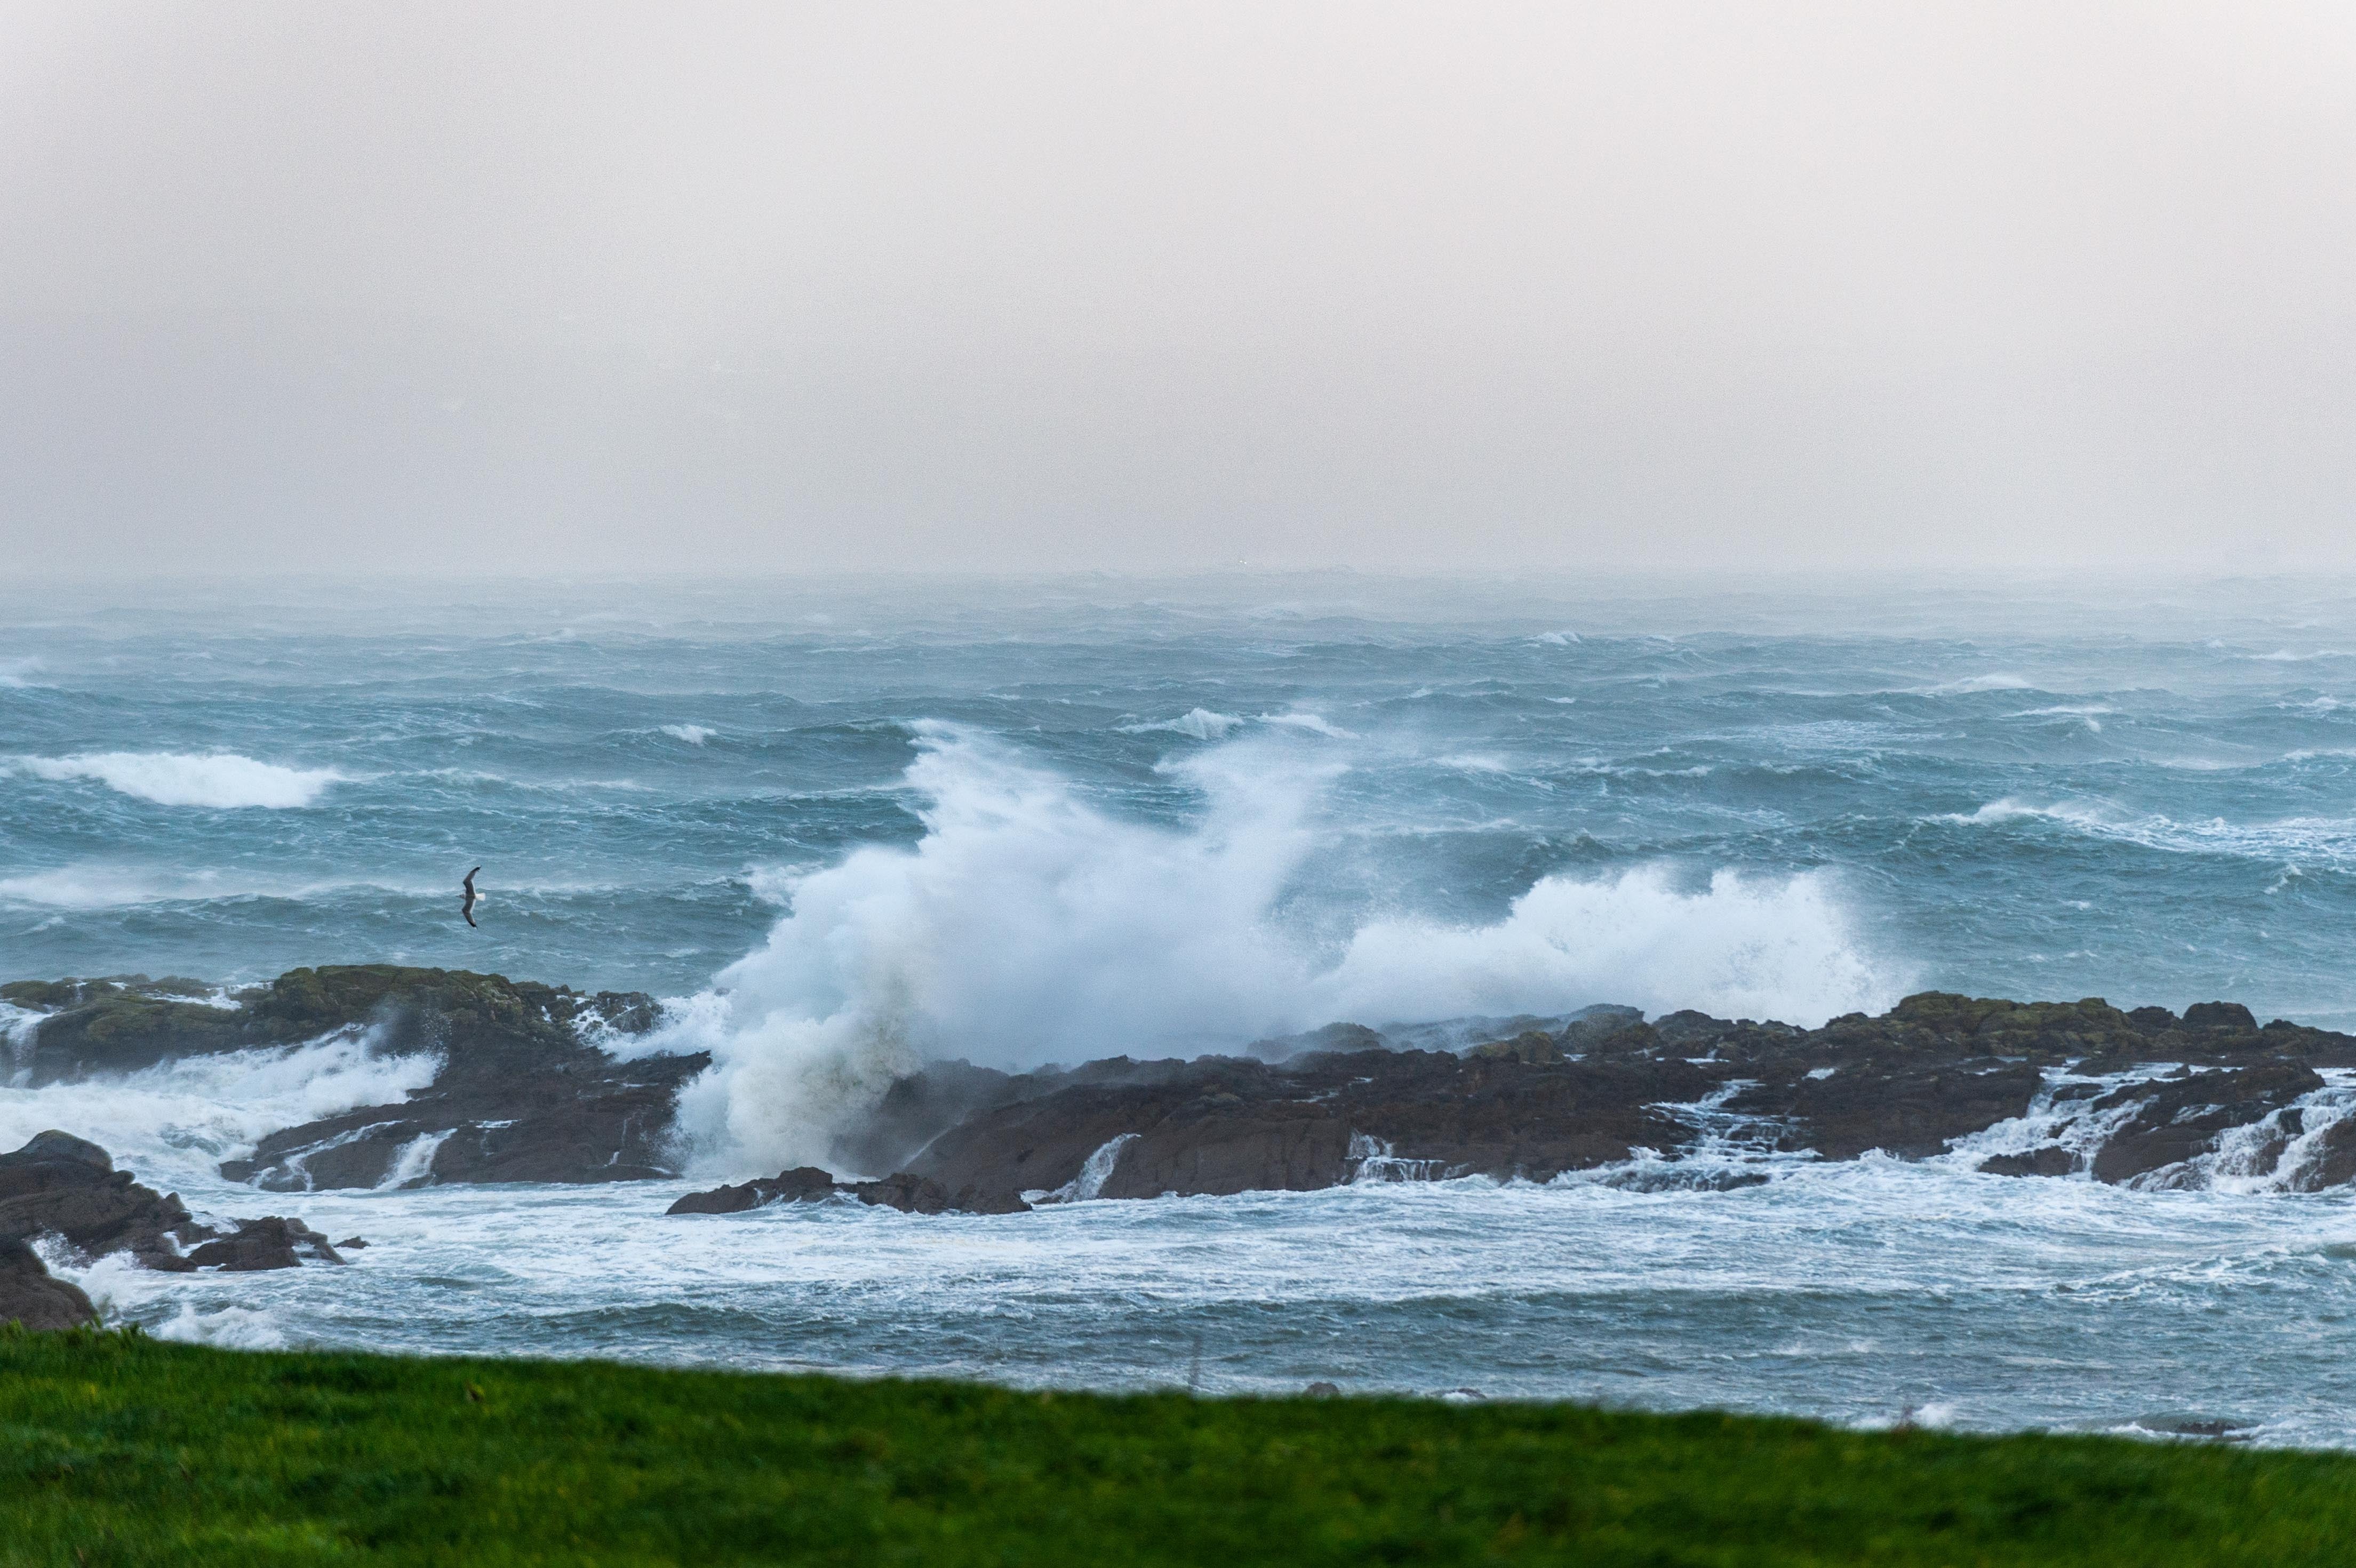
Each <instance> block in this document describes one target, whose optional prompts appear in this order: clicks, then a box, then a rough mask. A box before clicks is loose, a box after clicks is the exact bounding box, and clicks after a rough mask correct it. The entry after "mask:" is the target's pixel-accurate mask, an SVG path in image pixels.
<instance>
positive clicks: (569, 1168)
mask: <svg viewBox="0 0 2356 1568" xmlns="http://www.w3.org/2000/svg"><path fill="white" fill-rule="evenodd" d="M187 984H188V983H186V982H178V981H168V982H159V981H147V980H145V979H143V978H141V977H139V976H131V977H129V978H128V979H122V980H105V981H51V982H32V983H24V984H18V985H16V986H11V987H5V996H6V998H7V999H8V1000H9V1001H11V1002H13V1003H14V1004H16V1006H18V1007H21V1008H32V1009H35V1010H37V1011H41V1012H43V1013H44V1015H45V1016H43V1017H42V1018H41V1019H39V1020H38V1022H37V1025H36V1026H35V1027H34V1028H33V1029H32V1030H31V1031H30V1044H29V1046H24V1045H21V1044H20V1045H19V1048H18V1059H17V1061H16V1074H17V1077H18V1079H19V1081H20V1082H26V1083H49V1082H55V1081H58V1080H60V1079H70V1078H77V1077H85V1076H89V1075H91V1074H94V1073H107V1072H131V1071H135V1070H138V1069H141V1068H145V1067H150V1066H153V1065H155V1063H156V1062H158V1061H164V1060H166V1059H168V1058H174V1057H179V1056H187V1055H196V1054H204V1053H208V1052H217V1051H239V1050H251V1049H254V1048H257V1047H271V1046H280V1047H283V1046H287V1045H292V1044H295V1043H299V1042H304V1041H312V1040H320V1039H322V1038H327V1037H332V1036H334V1035H335V1034H337V1033H338V1032H339V1031H341V1032H346V1033H348V1034H350V1035H352V1036H354V1037H357V1038H360V1039H363V1040H366V1041H367V1043H368V1047H369V1050H371V1051H377V1052H380V1053H383V1054H386V1055H405V1054H412V1053H420V1052H430V1053H432V1054H434V1055H435V1056H437V1057H438V1058H439V1059H440V1067H439V1069H438V1071H437V1072H436V1073H435V1076H434V1082H433V1083H431V1084H430V1085H429V1086H427V1087H426V1088H424V1089H422V1090H417V1091H414V1092H412V1093H411V1094H410V1095H409V1097H408V1099H407V1100H405V1101H404V1102H403V1103H402V1104H397V1105H369V1106H363V1107H361V1108H360V1109H359V1110H355V1111H348V1112H345V1113H342V1114H341V1115H334V1116H327V1117H323V1118H321V1119H319V1120H317V1121H314V1122H308V1123H305V1124H304V1125H300V1126H295V1127H288V1128H284V1129H282V1130H280V1131H278V1132H275V1133H273V1134H272V1135H270V1136H267V1137H265V1138H263V1139H262V1141H261V1143H260V1145H259V1146H258V1147H256V1148H255V1150H254V1152H253V1154H252V1156H250V1157H246V1158H243V1159H238V1160H232V1161H230V1162H228V1163H227V1164H225V1165H224V1166H223V1167H222V1172H223V1174H224V1175H226V1176H228V1177H229V1178H230V1179H231V1180H239V1181H252V1182H253V1183H254V1184H255V1185H256V1186H259V1187H262V1188H264V1189H269V1190H273V1191H283V1192H302V1191H309V1190H312V1189H319V1188H333V1187H380V1186H388V1185H390V1186H412V1185H423V1184H424V1183H427V1182H444V1181H570V1182H589V1181H627V1180H634V1179H645V1178H649V1177H657V1176H665V1175H669V1174H670V1168H669V1162H668V1157H667V1154H666V1143H667V1140H668V1139H669V1134H670V1127H671V1120H672V1115H673V1112H674V1107H675V1104H676V1102H677V1098H678V1093H679V1087H680V1084H681V1083H683V1082H685V1081H686V1080H687V1079H688V1078H690V1077H691V1076H693V1075H694V1074H695V1073H696V1072H701V1070H702V1069H703V1068H704V1067H705V1066H706V1065H708V1061H709V1059H708V1058H706V1057H703V1056H701V1055H687V1056H653V1057H648V1058H644V1059H641V1060H637V1061H616V1059H615V1058H614V1057H613V1056H611V1055H609V1054H608V1053H607V1052H605V1051H602V1050H600V1049H598V1047H597V1045H596V1043H595V1041H596V1040H600V1039H606V1038H614V1037H626V1036H627V1035H629V1034H631V1033H634V1032H643V1031H644V1030H646V1029H649V1028H651V1027H652V1026H653V1024H654V1022H655V1017H656V1008H655V1005H654V1003H653V1001H652V999H651V998H649V997H645V996H643V995H640V994H637V993H635V992H612V991H607V992H600V993H598V994H597V995H595V996H584V995H582V994H580V993H578V992H575V991H572V990H568V989H566V988H564V987H553V986H541V985H536V984H532V983H530V982H520V981H512V980H509V979H507V978H506V977H505V976H498V975H476V974H471V973H468V972H466V971H465V970H446V969H409V968H402V967H399V966H396V965H384V964H371V965H350V966H345V967H334V968H318V969H295V970H292V971H290V972H288V973H287V974H284V975H282V976H279V977H278V978H277V979H276V980H274V981H273V982H271V984H270V985H268V986H266V987H256V988H254V989H252V990H249V991H245V992H241V993H239V994H237V995H236V996H235V997H228V998H224V1000H226V1001H227V1002H228V1003H229V1004H230V1005H227V1006H214V1005H208V1004H205V1003H199V1002H196V1001H192V1000H189V999H187V997H186V996H185V995H184V994H183V993H184V992H185V991H186V990H187Z"/></svg>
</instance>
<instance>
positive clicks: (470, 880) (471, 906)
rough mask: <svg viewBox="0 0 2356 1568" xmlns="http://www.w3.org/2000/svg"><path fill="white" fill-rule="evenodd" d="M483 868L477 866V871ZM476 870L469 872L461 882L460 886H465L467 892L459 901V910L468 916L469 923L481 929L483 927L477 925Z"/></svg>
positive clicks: (478, 929)
mask: <svg viewBox="0 0 2356 1568" xmlns="http://www.w3.org/2000/svg"><path fill="white" fill-rule="evenodd" d="M481 869H482V868H481V867H480V866H477V867H476V868H475V871H479V870H481ZM475 871H469V872H467V873H466V880H465V881H463V882H461V883H459V886H461V887H463V888H465V889H466V896H465V897H463V898H461V899H460V900H459V901H458V912H459V913H460V914H461V915H463V916H465V917H466V923H467V924H468V925H473V926H475V929H476V930H477V931H480V930H482V929H483V928H482V927H481V926H479V925H475Z"/></svg>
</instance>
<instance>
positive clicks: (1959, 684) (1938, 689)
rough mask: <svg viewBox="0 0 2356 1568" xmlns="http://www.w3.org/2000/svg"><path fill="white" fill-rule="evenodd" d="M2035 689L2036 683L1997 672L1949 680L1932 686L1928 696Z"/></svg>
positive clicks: (1953, 695)
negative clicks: (1940, 684) (1941, 684)
mask: <svg viewBox="0 0 2356 1568" xmlns="http://www.w3.org/2000/svg"><path fill="white" fill-rule="evenodd" d="M2035 688H2036V683H2035V682H2033V681H2029V680H2025V679H2023V678H2022V677H2019V676H2017V675H2007V674H2004V673H2003V672H2001V671H1998V672H1997V673H1995V674H1992V675H1975V676H1966V677H1965V678H1963V679H1962V680H1951V681H1948V682H1947V683H1946V684H1945V685H1944V686H1934V687H1933V688H1931V689H1930V693H1929V695H1931V696H1933V697H1960V696H1964V695H1965V694H1967V693H1970V692H1975V691H2030V690H2034V689H2035Z"/></svg>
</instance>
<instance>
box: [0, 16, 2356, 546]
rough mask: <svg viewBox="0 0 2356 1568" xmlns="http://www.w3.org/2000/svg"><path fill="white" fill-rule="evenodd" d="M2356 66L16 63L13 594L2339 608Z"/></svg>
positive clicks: (1145, 60) (1087, 36) (143, 34)
mask: <svg viewBox="0 0 2356 1568" xmlns="http://www.w3.org/2000/svg"><path fill="white" fill-rule="evenodd" d="M2351 83H2356V7H2351V6H2350V5H2347V4H2345V3H2344V0H2335V3H2331V4H2298V3H2282V4H2267V5H2249V4H2247V3H2246V0H2237V3H2233V4H2216V5H2185V4H2167V3H2159V4H2146V3H2135V4H2130V3H2125V0H2123V3H2121V4H2117V5H2103V6H2096V5H2070V4H2053V3H2051V0H2045V3H2040V4H2033V5H2028V4H2005V3H1997V0H1968V3H1965V4H1943V3H1917V4H1909V5H1889V4H1887V3H1886V0H1872V3H1861V4H1858V5H1821V4H1808V3H1779V4H1773V5H1769V4H1753V5H1731V4H1727V5H1703V4H1689V3H1679V0H1667V3H1663V0H1644V3H1642V4H1638V3H1634V0H1631V3H1629V4H1625V5H1580V4H1568V3H1564V4H1552V5H1511V4H1479V5H1468V4H1464V3H1462V0H1451V3H1447V4H1436V5H1382V4H1374V3H1369V0H1347V3H1342V4H1333V5H1321V4H1295V5H1281V4H1269V3H1268V0H1252V3H1248V4H1233V5H1229V4H1215V3H1203V4H1189V5H1137V4H1129V5H1119V4H1115V5H1107V4H1103V3H1102V0H1094V3H1088V4H1074V5H978V4H977V5H895V4H877V3H874V0H861V3H858V4H833V5H788V4H779V3H776V0H770V3H765V4H758V5H723V4H702V5H687V4H669V5H598V4H584V3H581V0H566V3H564V4H552V5H523V4H509V5H485V4H482V3H481V0H466V3H464V4H420V3H415V0H404V3H402V4H367V3H359V0H354V3H344V4H337V5H318V4H312V3H307V0H306V3H301V4H292V3H290V4H266V3H252V0H248V3H234V0H231V3H220V0H208V3H203V4H186V5H164V4H117V3H112V0H73V3H71V4H62V3H59V0H35V3H22V0H0V562H5V561H6V560H16V561H17V562H19V563H21V564H23V565H25V566H27V567H29V568H33V569H48V570H56V571H70V572H77V573H80V572H111V571H156V570H162V571H171V570H180V569H231V570H241V569H247V568H268V567H297V568H311V569H329V570H336V569H353V570H363V571H372V570H381V569H406V570H421V571H446V570H449V569H452V568H454V567H456V566H460V565H473V566H479V567H483V568H487V569H491V570H498V571H518V570H524V571H529V570H532V569H535V568H539V567H548V568H553V569H562V570H564V571H583V570H591V571H597V570H634V569H644V568H662V569H667V570H680V569H685V570H712V571H780V570H785V571H791V570H798V569H804V568H817V569H830V568H844V567H851V568H858V567H887V568H888V567H947V568H984V569H1019V570H1041V569H1055V568H1059V567H1079V568H1117V569H1136V570H1162V569H1169V568H1173V567H1177V568H1183V567H1189V566H1196V565H1216V564H1221V563H1231V562H1236V561H1242V560H1248V561H1250V562H1252V563H1254V564H1258V565H1263V566H1284V565H1335V564H1347V565H1353V566H1358V567H1364V568H1380V569H1410V570H1413V569H1427V568H1436V569H1474V570H1494V569H1496V568H1501V567H1502V568H1513V567H1526V568H1529V569H1531V570H1536V571H1549V572H1558V571H1566V570H1571V571H1577V570H1580V569H1584V568H1587V567H1590V566H1598V567H1613V566H1637V567H1658V566H1671V567H1675V566H1682V565H1731V566H1748V565H1775V566H1794V565H1796V566H1814V565H1829V564H1856V565H1867V566H1892V565H1907V564H1913V563H1933V562H1935V563H1966V564H1973V565H1980V566H2014V565H2019V566H2051V565H2056V564H2066V563H2070V562H2098V563H2105V564H2114V565H2121V566H2140V565H2153V564H2158V565H2169V564H2184V565H2193V566H2204V565H2205V566H2228V567H2235V568H2244V567H2250V566H2259V567H2266V568H2273V569H2277V570H2295V569H2300V568H2306V567H2319V568H2339V569H2346V568H2349V567H2351V566H2356V527H2351V525H2356V87H2351Z"/></svg>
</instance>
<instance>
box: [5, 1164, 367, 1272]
mask: <svg viewBox="0 0 2356 1568" xmlns="http://www.w3.org/2000/svg"><path fill="white" fill-rule="evenodd" d="M227 1224H228V1227H229V1228H228V1229H226V1230H224V1229H222V1228H220V1226H217V1225H213V1224H209V1223H206V1222H204V1221H199V1220H198V1219H197V1218H196V1217H195V1216H194V1215H192V1214H190V1213H189V1212H188V1210H187V1206H186V1205H185V1204H183V1203H182V1202H181V1201H180V1199H179V1195H178V1194H177V1193H159V1192H157V1191H156V1190H155V1189H154V1188H152V1187H143V1186H141V1185H140V1184H139V1182H138V1181H137V1180H136V1179H134V1177H133V1176H132V1174H131V1172H129V1171H127V1170H117V1169H115V1168H114V1158H113V1157H112V1155H110V1154H108V1153H107V1152H106V1150H104V1149H102V1148H101V1147H99V1146H98V1145H96V1144H94V1143H91V1142H90V1141H89V1140H88V1139H86V1138H78V1137H75V1136H72V1135H70V1134H69V1133H61V1132H56V1131H50V1132H45V1133H40V1134H37V1135H36V1136H34V1137H33V1139H32V1140H31V1141H30V1142H28V1143H27V1144H26V1145H25V1147H22V1148H20V1149H17V1150H16V1151H15V1152H14V1153H11V1154H0V1246H9V1245H14V1246H25V1245H27V1244H28V1243H31V1242H32V1241H33V1240H34V1239H35V1238H37V1237H44V1236H54V1237H56V1238H58V1239H59V1241H61V1242H63V1243H65V1244H66V1245H67V1246H68V1247H69V1248H70V1249H71V1250H72V1251H73V1252H74V1253H75V1254H76V1255H78V1256H80V1257H81V1258H83V1259H85V1260H88V1259H95V1258H99V1257H102V1256H105V1255H107V1254H109V1253H127V1254H129V1255H130V1257H131V1259H132V1260H133V1261H134V1263H137V1264H141V1265H143V1266H145V1267H147V1268H152V1269H161V1270H164V1271H166V1272H168V1273H173V1274H187V1273H190V1272H192V1271H194V1270H197V1269H210V1268H220V1269H229V1270H232V1271H238V1270H249V1269H271V1268H294V1267H296V1266H297V1265H298V1264H301V1263H302V1262H303V1260H304V1259H305V1258H312V1259H316V1260H317V1261H319V1262H322V1263H331V1264H339V1263H341V1262H343V1261H344V1260H343V1259H342V1258H341V1257H340V1256H338V1255H337V1253H336V1250H335V1248H333V1247H332V1246H330V1245H328V1244H327V1238H326V1237H325V1236H322V1235H320V1234H319V1233H318V1232H316V1231H313V1230H311V1229H309V1228H308V1227H307V1226H305V1224H304V1223H303V1222H302V1221H300V1220H288V1219H263V1220H232V1221H227ZM34 1261H35V1263H38V1262H39V1260H38V1258H37V1257H36V1258H35V1259H34ZM11 1266H16V1265H11ZM20 1272H21V1269H20ZM43 1273H44V1275H46V1273H47V1271H46V1269H45V1270H44V1271H43ZM12 1277H14V1276H12ZM64 1288H66V1289H69V1290H70V1289H72V1287H71V1286H70V1285H67V1286H64ZM75 1294H76V1295H77V1296H78V1295H79V1294H80V1293H79V1292H78V1291H77V1292H75ZM88 1305H89V1304H88V1303H87V1302H84V1303H83V1306H84V1307H88Z"/></svg>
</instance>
